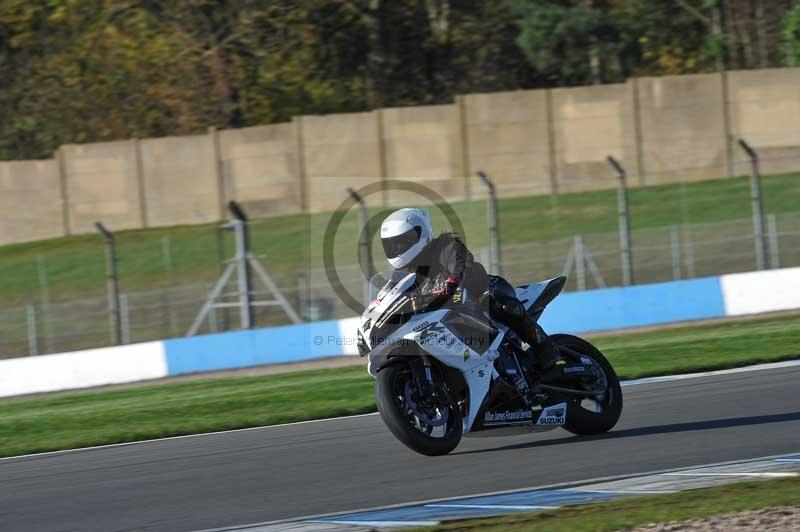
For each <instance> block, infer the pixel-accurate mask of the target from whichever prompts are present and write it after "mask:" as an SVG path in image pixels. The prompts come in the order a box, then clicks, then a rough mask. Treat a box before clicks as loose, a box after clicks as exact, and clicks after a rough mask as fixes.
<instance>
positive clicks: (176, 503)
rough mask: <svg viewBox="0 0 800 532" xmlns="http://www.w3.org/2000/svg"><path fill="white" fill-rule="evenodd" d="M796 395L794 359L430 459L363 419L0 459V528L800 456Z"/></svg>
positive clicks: (379, 499)
mask: <svg viewBox="0 0 800 532" xmlns="http://www.w3.org/2000/svg"><path fill="white" fill-rule="evenodd" d="M798 392H800V367H798V366H795V367H786V368H780V369H770V370H759V371H752V372H742V373H734V374H727V375H716V376H713V377H701V378H693V379H687V380H678V381H670V382H658V383H646V384H639V385H636V386H627V387H625V388H624V394H625V409H624V412H623V417H622V419H621V420H620V423H619V424H618V425H617V427H616V428H615V429H614V430H613V431H611V432H610V433H608V434H605V435H602V436H599V437H592V438H585V437H584V438H579V437H575V436H572V435H570V434H569V433H567V432H565V431H563V430H562V429H557V430H555V431H553V432H549V433H544V434H533V435H527V436H514V437H501V438H465V439H464V440H463V441H462V443H461V445H460V446H459V447H458V448H457V449H456V451H455V452H454V454H452V455H449V456H445V457H439V458H426V457H423V456H419V455H416V454H414V453H412V452H411V451H409V450H407V449H406V448H405V447H403V446H402V445H401V444H400V443H398V442H397V441H395V439H394V438H393V437H392V436H391V434H389V432H388V431H387V430H386V429H385V428H384V426H383V423H382V422H381V420H380V419H379V418H378V417H377V416H374V415H369V416H361V417H353V418H343V419H337V420H329V421H322V422H312V423H302V424H294V425H284V426H278V427H266V428H261V429H253V430H245V431H236V432H228V433H218V434H212V435H200V436H194V437H184V438H175V439H167V440H158V441H152V442H145V443H140V444H132V445H124V446H113V447H106V448H96V449H88V450H79V451H74V452H65V453H56V454H48V455H41V456H30V457H20V458H13V459H6V460H0V530H3V531H76V530H81V531H95V530H96V531H103V532H110V531H123V530H124V531H130V530H146V531H156V530H157V531H175V532H184V531H194V530H199V529H208V528H214V527H223V526H232V525H240V524H245V523H254V522H263V521H272V520H279V519H287V518H293V517H300V516H308V515H314V514H322V513H328V512H337V511H346V510H353V509H358V508H367V507H374V506H382V505H389V504H396V503H402V502H409V501H418V500H424V499H434V498H442V497H452V496H459V495H469V494H476V493H484V492H490V491H497V490H508V489H517V488H525V487H535V486H540V485H545V484H553V483H558V482H568V481H580V480H586V479H590V478H597V477H605V476H612V475H623V474H638V473H642V472H647V471H653V470H661V469H667V468H674V467H685V466H686V467H688V466H696V465H702V464H708V463H714V462H722V461H729V460H741V459H749V458H753V457H759V456H767V455H774V454H780V453H790V452H796V451H797V449H798V448H800V393H798ZM121 421H122V422H124V420H121Z"/></svg>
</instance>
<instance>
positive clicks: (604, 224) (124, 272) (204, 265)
mask: <svg viewBox="0 0 800 532" xmlns="http://www.w3.org/2000/svg"><path fill="white" fill-rule="evenodd" d="M797 177H798V174H778V175H772V176H765V177H764V179H763V183H762V187H763V196H764V198H765V199H764V202H765V210H766V212H768V213H773V214H780V213H791V212H797V210H798V209H797V198H798V195H800V180H798V179H797ZM748 183H749V182H748V178H747V177H736V178H728V179H713V180H708V181H696V182H690V183H670V184H663V185H654V186H646V187H635V188H632V189H631V190H630V193H629V198H630V210H631V224H632V229H634V230H637V229H646V228H654V227H667V226H669V225H671V224H681V223H706V222H720V221H729V220H741V219H743V218H747V216H749V214H748V213H749V212H750V188H749V184H748ZM616 198H617V192H616V190H614V189H603V190H591V191H584V192H578V193H566V194H561V195H559V196H557V197H550V196H525V197H514V198H503V199H501V200H500V217H501V224H500V230H501V237H502V242H503V244H504V245H505V244H519V243H529V242H542V241H548V240H551V239H554V238H563V237H572V236H573V235H577V234H584V235H586V234H594V233H606V232H615V231H616V230H617V223H618V216H617V203H616V202H617V199H616ZM452 206H453V208H454V209H455V211H456V212H457V214H458V216H459V218H460V219H461V221H462V223H463V224H464V228H463V229H464V232H465V233H466V234H465V236H466V237H467V239H468V242H469V244H470V246H471V247H473V248H478V247H481V246H485V245H486V244H487V231H486V203H485V201H483V200H480V201H459V202H453V203H452ZM429 207H430V206H429ZM380 211H382V209H378V208H373V209H371V214H377V213H379V212H380ZM431 214H432V216H433V222H434V227H435V228H436V230H437V231H438V230H439V228H443V227H445V225H444V224H445V220H444V218H443V217H442V216H441V214H440V213H439V212H438V210H437V209H435V208H434V209H431ZM330 216H331V213H329V212H327V213H316V214H312V215H300V214H293V215H282V216H275V217H271V218H266V219H262V220H254V223H253V224H252V230H251V233H252V239H253V242H252V244H253V250H254V252H255V253H256V254H257V255H259V256H264V257H266V258H267V262H268V265H269V268H270V273H272V274H273V275H276V276H277V278H278V279H281V280H285V283H284V284H285V286H294V284H295V283H296V272H297V271H303V270H305V269H307V268H308V267H309V266H311V267H314V268H316V267H320V266H321V261H320V256H319V255H320V249H321V245H320V244H321V242H322V236H323V234H324V229H325V227H326V225H327V223H328V221H329V219H330ZM215 227H216V224H206V225H194V226H179V227H162V228H152V229H141V230H127V231H118V232H117V233H116V240H117V249H118V253H119V264H118V268H119V275H120V280H121V281H120V282H121V284H122V287H123V290H124V291H126V292H133V291H141V290H154V289H157V288H160V287H166V286H174V285H176V284H177V283H178V282H180V283H199V282H213V281H214V280H215V279H216V277H217V276H218V275H219V267H220V266H219V257H218V256H217V234H216V230H215ZM358 228H359V226H358V225H357V223H356V216H355V213H350V215H349V216H348V217H347V218H346V219H345V221H344V223H343V225H342V227H341V228H340V232H339V234H338V236H337V246H336V248H335V253H337V254H338V255H337V259H341V260H340V261H339V263H340V264H353V260H354V257H356V256H357V254H356V252H357V241H358V239H357V236H358V231H359V229H358ZM111 229H114V228H113V227H112V228H111ZM717 237H719V235H717ZM705 238H708V235H706V237H705ZM164 239H167V241H165V240H164ZM378 247H379V246H377V245H376V248H375V254H376V256H378V255H377V254H378V253H379V249H378ZM228 248H229V249H228V251H227V253H230V245H229V246H228ZM748 249H750V248H748ZM167 250H168V251H167ZM700 258H701V257H699V256H698V259H700ZM43 279H46V283H45V284H46V286H47V288H46V291H47V292H49V295H48V297H49V298H50V300H51V301H54V302H55V301H68V300H71V299H75V298H83V297H89V296H102V295H104V294H105V261H104V255H103V245H102V240H101V239H100V237H99V236H97V235H96V234H85V235H76V236H70V237H65V238H58V239H52V240H43V241H37V242H29V243H24V244H15V245H9V246H3V247H0V308H5V307H17V306H20V305H24V304H26V303H28V302H30V301H32V300H37V299H38V298H40V295H41V292H42V290H43V287H42V283H43ZM526 280H528V279H521V280H520V281H526ZM644 280H646V279H645V278H642V279H640V281H644Z"/></svg>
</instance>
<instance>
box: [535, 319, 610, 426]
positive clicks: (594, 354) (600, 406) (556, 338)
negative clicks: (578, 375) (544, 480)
mask: <svg viewBox="0 0 800 532" xmlns="http://www.w3.org/2000/svg"><path fill="white" fill-rule="evenodd" d="M550 338H551V340H552V341H553V343H554V344H555V345H557V346H563V347H567V348H569V349H570V350H571V351H574V352H577V353H579V354H580V355H581V356H585V357H588V358H591V359H592V360H593V361H594V362H595V363H596V364H597V365H598V366H600V369H601V370H602V372H603V374H604V376H605V379H606V391H605V393H604V394H602V395H599V396H597V397H596V398H592V399H591V400H589V401H587V402H588V403H589V404H590V405H592V406H593V408H587V407H586V406H583V405H582V403H583V401H581V400H578V399H575V400H573V401H571V402H568V403H567V419H566V421H565V423H564V428H565V429H566V430H568V431H569V432H571V433H573V434H578V435H581V436H589V435H594V434H602V433H604V432H608V431H609V430H611V429H612V428H613V427H614V425H616V424H617V421H619V418H620V416H621V415H622V387H621V386H620V383H619V377H617V374H616V372H615V371H614V368H613V367H612V366H611V363H609V361H608V360H607V359H606V357H605V356H604V355H603V353H601V352H600V351H599V350H598V349H597V348H596V347H595V346H593V345H592V344H590V343H589V342H587V341H586V340H584V339H583V338H579V337H578V336H572V335H570V334H554V335H553V336H551V337H550ZM564 358H566V359H567V360H568V361H570V360H569V359H570V358H571V357H570V356H569V355H567V356H565V357H564ZM574 362H578V363H580V361H579V360H575V361H574ZM584 401H585V400H584Z"/></svg>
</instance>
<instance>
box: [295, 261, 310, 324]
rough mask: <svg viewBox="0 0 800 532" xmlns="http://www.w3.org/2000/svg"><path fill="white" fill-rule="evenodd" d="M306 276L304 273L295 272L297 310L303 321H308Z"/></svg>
mask: <svg viewBox="0 0 800 532" xmlns="http://www.w3.org/2000/svg"><path fill="white" fill-rule="evenodd" d="M308 294H309V289H308V275H307V274H306V272H297V310H299V311H300V317H301V318H303V321H308Z"/></svg>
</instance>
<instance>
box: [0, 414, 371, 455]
mask: <svg viewBox="0 0 800 532" xmlns="http://www.w3.org/2000/svg"><path fill="white" fill-rule="evenodd" d="M377 415H378V413H377V412H370V413H369V414H356V415H353V416H339V417H326V418H323V419H308V420H306V421H293V422H291V423H280V424H278V425H262V426H260V427H246V428H243V429H229V430H219V431H216V432H199V433H197V434H182V435H180V436H167V437H166V438H154V439H152V440H138V441H127V442H123V443H109V444H107V445H95V446H92V447H78V448H77V449H61V450H60V451H46V452H43V453H33V454H20V455H17V456H3V457H0V461H2V460H14V459H16V458H37V457H39V456H48V455H53V454H63V453H76V452H79V451H94V450H97V449H110V448H113V447H126V446H128V445H139V444H140V443H154V442H160V441H169V440H182V439H184V438H196V437H198V436H214V435H216V434H231V433H235V432H246V431H250V430H262V429H273V428H279V427H291V426H293V425H305V424H308V423H324V422H326V421H341V420H343V419H356V418H359V417H368V416H377Z"/></svg>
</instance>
